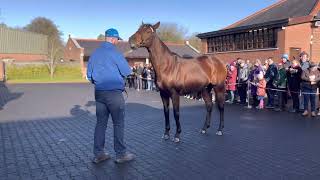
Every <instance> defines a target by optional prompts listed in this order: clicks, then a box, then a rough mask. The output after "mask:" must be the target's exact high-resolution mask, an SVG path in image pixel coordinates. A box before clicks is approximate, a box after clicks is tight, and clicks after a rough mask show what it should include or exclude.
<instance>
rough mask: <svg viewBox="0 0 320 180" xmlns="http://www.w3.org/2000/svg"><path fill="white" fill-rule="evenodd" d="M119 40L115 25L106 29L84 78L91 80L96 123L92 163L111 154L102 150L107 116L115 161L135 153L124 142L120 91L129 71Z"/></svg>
mask: <svg viewBox="0 0 320 180" xmlns="http://www.w3.org/2000/svg"><path fill="white" fill-rule="evenodd" d="M119 40H121V38H120V37H119V33H118V31H117V30H116V29H113V28H111V29H108V30H107V31H106V32H105V42H103V43H101V45H100V47H98V48H97V49H96V50H95V51H94V52H93V53H92V54H91V56H90V59H89V62H88V68H87V79H88V80H89V81H90V82H91V83H92V84H94V87H95V100H96V116H97V123H96V127H95V131H94V148H93V149H94V150H93V153H94V158H93V163H100V162H102V161H105V160H108V159H110V158H111V156H110V155H109V154H108V153H106V152H105V151H104V146H105V132H106V129H107V124H108V118H109V115H110V114H111V117H112V121H113V131H114V133H113V138H114V150H115V152H116V159H115V162H116V163H123V162H127V161H131V160H133V159H134V157H135V155H134V154H132V153H127V151H126V146H125V143H124V115H125V102H124V98H123V94H122V92H123V91H124V89H125V81H124V78H125V77H127V76H128V75H130V74H131V73H132V71H131V68H130V66H129V65H128V62H127V60H126V59H125V58H124V56H123V55H122V54H121V53H120V52H119V51H118V50H117V48H116V45H117V44H118V41H119Z"/></svg>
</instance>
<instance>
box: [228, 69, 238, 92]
mask: <svg viewBox="0 0 320 180" xmlns="http://www.w3.org/2000/svg"><path fill="white" fill-rule="evenodd" d="M236 82H237V68H236V67H235V66H233V65H231V66H230V68H229V70H228V76H227V81H226V83H227V86H226V87H227V90H230V91H235V90H236Z"/></svg>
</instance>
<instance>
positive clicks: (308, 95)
mask: <svg viewBox="0 0 320 180" xmlns="http://www.w3.org/2000/svg"><path fill="white" fill-rule="evenodd" d="M301 79H302V83H301V89H302V94H303V99H304V112H303V114H302V115H303V116H307V115H309V111H308V109H309V108H308V106H309V101H310V104H311V115H312V117H315V116H316V106H315V104H316V92H317V82H318V81H320V71H319V70H318V66H317V64H316V63H315V62H310V66H309V68H308V69H306V70H304V71H303V72H302V75H301Z"/></svg>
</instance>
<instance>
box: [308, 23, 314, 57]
mask: <svg viewBox="0 0 320 180" xmlns="http://www.w3.org/2000/svg"><path fill="white" fill-rule="evenodd" d="M313 34H314V28H313V27H312V26H311V37H310V53H309V54H310V59H311V60H313V59H312V45H313Z"/></svg>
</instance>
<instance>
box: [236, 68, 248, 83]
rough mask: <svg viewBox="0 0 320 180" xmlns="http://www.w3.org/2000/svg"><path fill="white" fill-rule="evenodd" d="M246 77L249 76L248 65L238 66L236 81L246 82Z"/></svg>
mask: <svg viewBox="0 0 320 180" xmlns="http://www.w3.org/2000/svg"><path fill="white" fill-rule="evenodd" d="M248 78H249V69H248V66H247V65H245V66H243V67H240V68H239V71H238V82H239V83H246V82H247V81H248Z"/></svg>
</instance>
